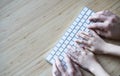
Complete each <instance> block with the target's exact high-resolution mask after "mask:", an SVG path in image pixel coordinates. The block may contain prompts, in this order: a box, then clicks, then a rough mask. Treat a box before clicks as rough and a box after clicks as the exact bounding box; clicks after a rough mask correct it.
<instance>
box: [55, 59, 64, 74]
mask: <svg viewBox="0 0 120 76" xmlns="http://www.w3.org/2000/svg"><path fill="white" fill-rule="evenodd" d="M56 65H57V68H58V70H59V71H60V72H61V73H63V74H64V72H65V69H64V66H63V65H62V63H61V61H60V60H59V59H58V58H56Z"/></svg>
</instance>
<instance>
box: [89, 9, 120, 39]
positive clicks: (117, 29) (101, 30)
mask: <svg viewBox="0 0 120 76" xmlns="http://www.w3.org/2000/svg"><path fill="white" fill-rule="evenodd" d="M89 20H90V21H91V22H93V24H90V25H89V26H88V28H89V29H92V30H94V31H96V32H97V34H99V35H101V36H103V37H105V38H110V39H115V40H120V17H118V16H116V15H115V14H113V13H112V12H110V11H100V12H97V13H95V14H94V15H93V16H92V17H90V18H89Z"/></svg>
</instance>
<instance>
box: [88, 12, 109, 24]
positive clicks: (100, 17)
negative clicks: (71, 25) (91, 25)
mask: <svg viewBox="0 0 120 76" xmlns="http://www.w3.org/2000/svg"><path fill="white" fill-rule="evenodd" d="M106 19H107V17H106V16H104V15H101V14H97V13H96V14H94V15H93V16H91V17H90V18H89V20H90V21H91V22H104V21H105V20H106Z"/></svg>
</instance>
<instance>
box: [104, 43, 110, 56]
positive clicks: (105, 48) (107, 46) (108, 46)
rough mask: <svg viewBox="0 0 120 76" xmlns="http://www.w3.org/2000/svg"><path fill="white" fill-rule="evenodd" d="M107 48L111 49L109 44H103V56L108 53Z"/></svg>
mask: <svg viewBox="0 0 120 76" xmlns="http://www.w3.org/2000/svg"><path fill="white" fill-rule="evenodd" d="M109 48H111V46H110V44H109V43H104V46H103V49H102V50H103V54H108V53H109V50H108V49H109Z"/></svg>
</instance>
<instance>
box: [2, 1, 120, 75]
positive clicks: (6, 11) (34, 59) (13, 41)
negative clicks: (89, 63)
mask: <svg viewBox="0 0 120 76" xmlns="http://www.w3.org/2000/svg"><path fill="white" fill-rule="evenodd" d="M84 6H88V7H89V8H91V9H93V10H95V11H100V10H111V11H112V12H114V13H115V14H117V15H119V16H120V0H0V76H51V65H50V64H48V63H47V62H46V61H45V58H46V56H47V54H48V52H50V51H49V50H50V49H51V48H52V47H53V46H54V44H55V42H56V41H57V40H58V39H59V38H60V37H61V36H62V34H63V33H64V31H65V30H66V29H67V27H68V26H69V25H70V24H71V23H72V21H73V20H74V19H75V17H76V16H77V15H78V13H79V12H80V10H81V9H82V8H83V7H84ZM98 60H99V62H100V64H101V65H102V66H103V67H104V69H105V70H106V71H107V72H109V73H110V74H111V75H112V76H119V75H120V59H119V58H116V57H111V56H98ZM83 73H84V76H91V74H90V73H88V72H85V71H83Z"/></svg>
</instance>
